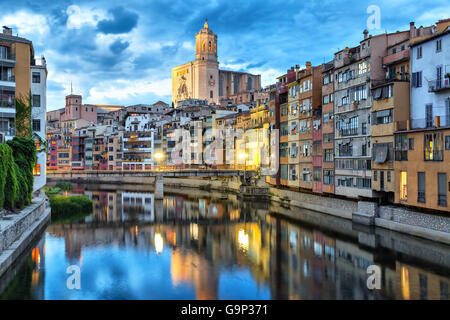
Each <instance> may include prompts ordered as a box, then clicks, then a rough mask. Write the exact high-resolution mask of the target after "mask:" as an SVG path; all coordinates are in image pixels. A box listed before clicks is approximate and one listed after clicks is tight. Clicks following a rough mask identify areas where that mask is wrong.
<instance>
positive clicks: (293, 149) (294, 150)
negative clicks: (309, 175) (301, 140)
mask: <svg viewBox="0 0 450 320" xmlns="http://www.w3.org/2000/svg"><path fill="white" fill-rule="evenodd" d="M289 151H290V154H291V158H297V155H298V146H297V143H295V142H294V143H292V145H291V147H290V148H289Z"/></svg>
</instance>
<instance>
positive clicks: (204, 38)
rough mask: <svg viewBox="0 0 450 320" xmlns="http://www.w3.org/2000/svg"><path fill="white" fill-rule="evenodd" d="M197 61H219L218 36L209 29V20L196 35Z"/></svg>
mask: <svg viewBox="0 0 450 320" xmlns="http://www.w3.org/2000/svg"><path fill="white" fill-rule="evenodd" d="M195 60H197V61H202V60H207V61H217V35H215V34H214V32H212V30H211V29H210V28H209V26H208V20H206V21H205V24H204V26H203V29H201V30H200V31H199V33H197V34H196V35H195Z"/></svg>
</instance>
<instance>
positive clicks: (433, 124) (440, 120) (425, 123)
mask: <svg viewBox="0 0 450 320" xmlns="http://www.w3.org/2000/svg"><path fill="white" fill-rule="evenodd" d="M402 127H404V126H402ZM440 127H450V115H449V116H436V117H434V118H428V119H423V118H422V119H411V129H433V128H440ZM398 130H399V131H400V130H401V129H398ZM406 130H408V128H406Z"/></svg>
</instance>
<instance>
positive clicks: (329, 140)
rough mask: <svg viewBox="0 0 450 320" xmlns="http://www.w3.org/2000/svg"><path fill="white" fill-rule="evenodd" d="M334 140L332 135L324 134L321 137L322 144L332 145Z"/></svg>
mask: <svg viewBox="0 0 450 320" xmlns="http://www.w3.org/2000/svg"><path fill="white" fill-rule="evenodd" d="M333 140H334V134H333V133H325V134H324V135H323V143H332V142H333Z"/></svg>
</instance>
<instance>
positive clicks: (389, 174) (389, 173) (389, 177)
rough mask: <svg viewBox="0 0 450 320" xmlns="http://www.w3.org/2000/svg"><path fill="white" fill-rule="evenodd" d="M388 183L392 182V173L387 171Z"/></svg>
mask: <svg viewBox="0 0 450 320" xmlns="http://www.w3.org/2000/svg"><path fill="white" fill-rule="evenodd" d="M386 176H387V182H391V171H387V174H386Z"/></svg>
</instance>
